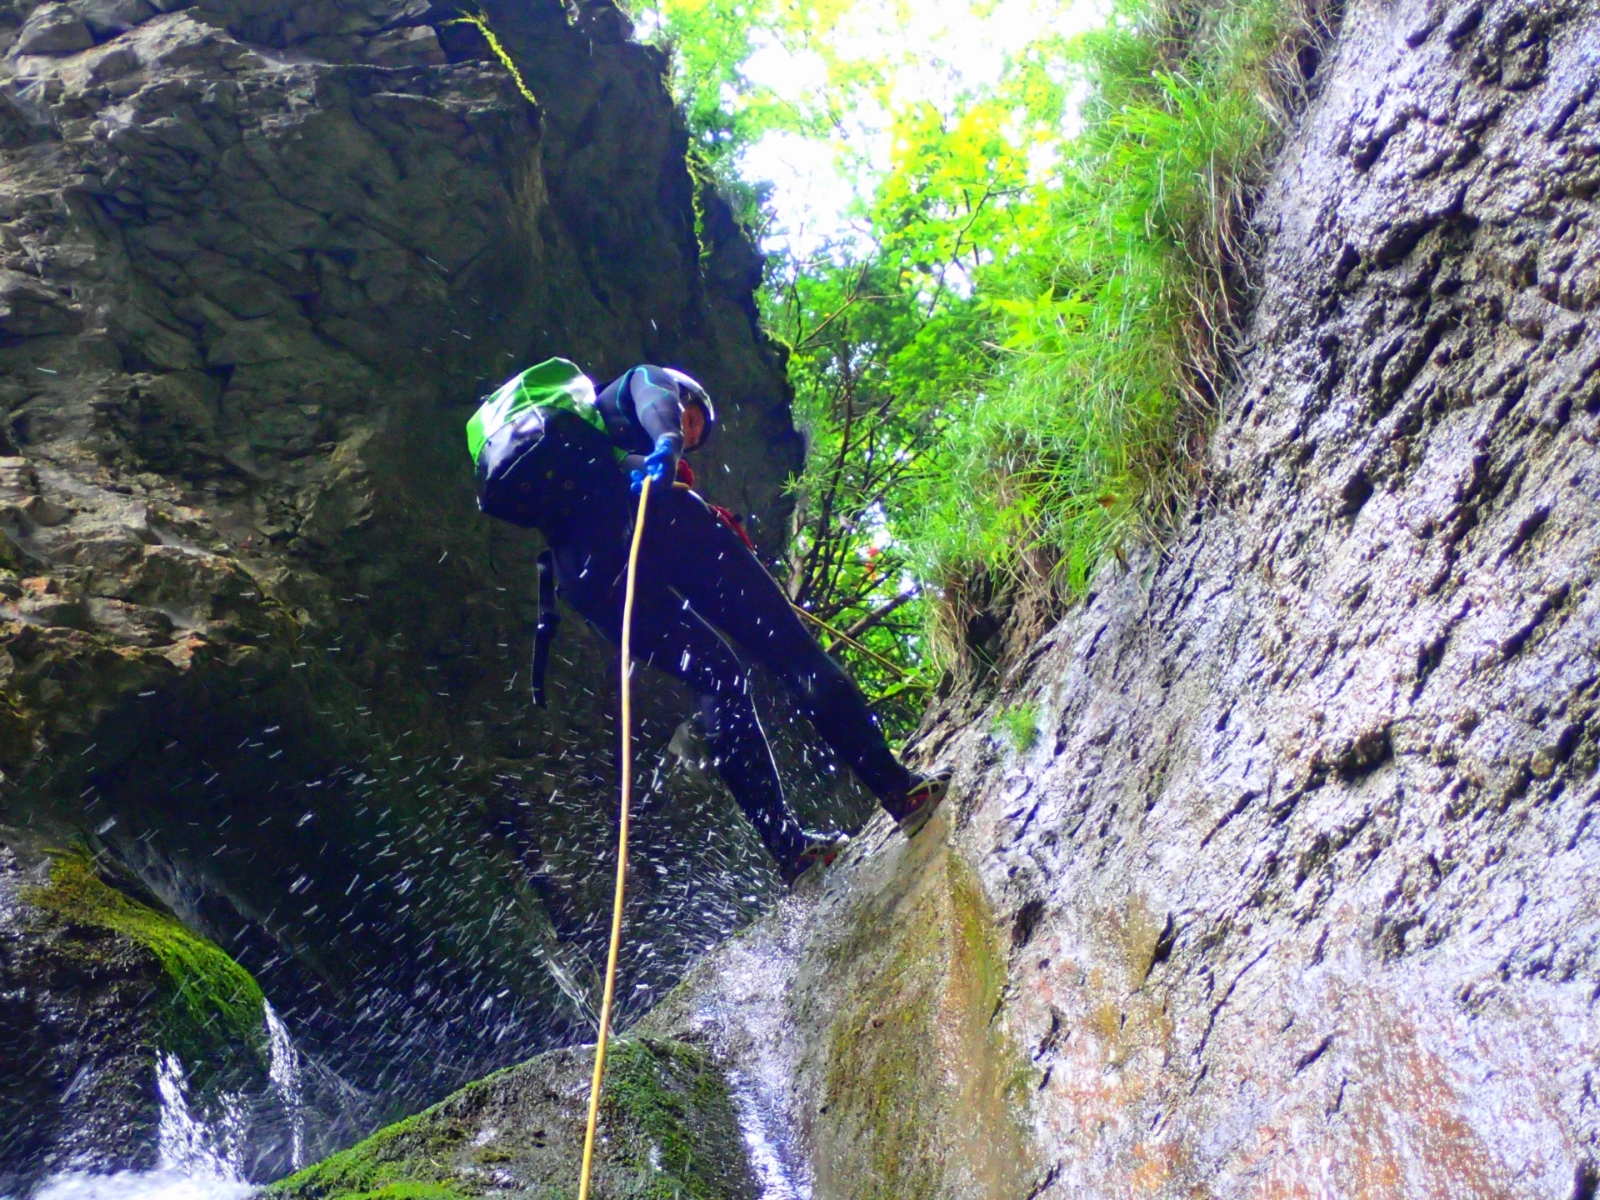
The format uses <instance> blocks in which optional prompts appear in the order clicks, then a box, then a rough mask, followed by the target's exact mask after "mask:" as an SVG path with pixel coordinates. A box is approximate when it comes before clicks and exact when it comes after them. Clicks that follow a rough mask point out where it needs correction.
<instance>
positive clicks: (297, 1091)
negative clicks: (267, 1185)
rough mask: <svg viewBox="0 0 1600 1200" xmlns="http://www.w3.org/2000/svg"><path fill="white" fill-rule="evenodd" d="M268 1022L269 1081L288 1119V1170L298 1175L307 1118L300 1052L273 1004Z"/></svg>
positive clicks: (302, 1162)
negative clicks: (289, 1168)
mask: <svg viewBox="0 0 1600 1200" xmlns="http://www.w3.org/2000/svg"><path fill="white" fill-rule="evenodd" d="M264 1008H265V1013H266V1021H267V1052H268V1054H269V1056H270V1058H269V1066H268V1070H267V1078H268V1080H269V1082H271V1084H272V1091H273V1094H274V1095H275V1096H276V1097H277V1099H278V1103H279V1104H280V1105H282V1107H283V1111H284V1112H285V1113H286V1114H287V1115H288V1117H289V1166H290V1167H291V1168H292V1169H293V1170H296V1171H298V1170H299V1169H300V1168H301V1167H303V1166H305V1165H306V1114H305V1099H304V1094H303V1093H302V1091H301V1082H300V1052H299V1051H298V1050H296V1049H295V1048H294V1042H293V1041H292V1040H291V1039H290V1037H289V1027H288V1026H287V1025H285V1024H284V1023H283V1018H282V1017H280V1016H279V1015H278V1013H277V1011H276V1010H275V1009H274V1008H273V1007H272V1003H271V1002H270V1001H268V1002H266V1004H265V1006H264Z"/></svg>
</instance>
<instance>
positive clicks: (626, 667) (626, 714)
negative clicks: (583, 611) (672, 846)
mask: <svg viewBox="0 0 1600 1200" xmlns="http://www.w3.org/2000/svg"><path fill="white" fill-rule="evenodd" d="M649 499H650V476H649V474H648V473H646V474H645V476H644V481H643V484H642V486H641V487H640V488H639V516H638V518H637V519H636V520H635V521H634V523H633V544H632V545H631V546H629V547H628V581H627V588H626V592H625V593H624V596H625V598H624V600H623V604H622V814H621V820H620V821H619V822H618V825H617V891H616V896H615V898H614V899H613V900H612V902H611V949H610V950H609V951H608V952H607V954H606V986H605V992H604V993H603V994H602V996H601V999H600V1033H599V1036H598V1037H597V1038H596V1039H595V1044H594V1080H593V1081H592V1082H591V1083H590V1085H589V1125H588V1128H587V1129H586V1130H585V1131H584V1135H583V1173H582V1174H581V1175H580V1176H579V1178H578V1200H589V1175H590V1172H591V1171H593V1169H594V1131H595V1124H596V1122H597V1121H598V1120H599V1118H600V1083H601V1078H602V1077H603V1076H604V1074H605V1069H606V1038H607V1035H608V1034H609V1033H610V1030H611V999H612V997H613V995H615V993H616V990H617V951H618V949H619V948H620V947H621V945H622V900H623V897H624V895H625V894H626V892H627V885H628V804H629V801H630V800H631V799H632V794H633V688H632V685H631V682H630V680H629V676H630V675H631V674H632V671H633V648H632V644H631V643H632V638H633V584H634V579H635V577H636V576H637V575H638V571H639V543H640V541H641V540H643V538H644V516H645V505H646V503H647V502H648V501H649Z"/></svg>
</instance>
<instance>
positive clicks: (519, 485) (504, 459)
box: [467, 358, 621, 529]
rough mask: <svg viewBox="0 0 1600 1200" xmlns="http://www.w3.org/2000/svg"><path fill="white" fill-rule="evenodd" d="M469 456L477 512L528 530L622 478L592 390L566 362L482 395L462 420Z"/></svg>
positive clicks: (568, 513) (554, 521)
mask: <svg viewBox="0 0 1600 1200" xmlns="http://www.w3.org/2000/svg"><path fill="white" fill-rule="evenodd" d="M467 450H468V452H469V453H471V455H472V460H473V462H474V463H475V464H476V465H477V484H478V507H479V508H480V509H482V510H483V511H484V512H485V513H487V514H488V515H489V516H491V517H499V518H500V519H501V520H503V521H510V522H511V523H512V524H513V525H521V526H524V527H526V528H539V529H548V528H549V527H550V526H552V525H559V524H562V523H564V522H565V521H567V520H568V519H570V518H571V517H573V516H574V515H576V514H577V513H578V512H580V511H582V509H583V506H584V505H585V504H586V503H589V502H591V501H592V499H593V493H594V492H596V491H597V490H599V489H600V488H604V487H606V486H607V485H608V484H609V485H611V486H612V487H613V488H614V487H615V486H616V485H617V484H618V483H620V479H621V477H620V473H619V472H618V471H617V467H616V462H617V454H616V452H615V451H614V449H613V448H612V445H611V440H610V439H609V438H608V437H607V436H606V432H605V421H604V420H603V419H602V418H601V416H600V413H599V412H598V410H596V408H595V404H594V384H593V382H591V381H590V379H589V377H588V376H587V375H585V374H584V373H583V372H582V371H580V370H578V368H577V367H576V366H575V365H574V364H572V363H570V362H568V361H567V360H566V359H564V358H550V359H546V360H545V361H544V362H542V363H539V364H538V365H537V366H532V367H529V368H528V369H527V370H526V371H524V372H522V374H520V375H517V376H515V377H514V378H512V379H510V380H507V381H506V382H505V383H504V384H502V385H501V386H500V387H499V388H498V389H497V390H496V391H495V392H494V393H493V394H492V395H490V396H488V397H487V398H486V399H485V400H484V401H483V403H482V404H481V405H479V407H478V411H477V412H475V413H473V414H472V419H471V420H470V421H468V422H467ZM614 476H615V478H613V477H614Z"/></svg>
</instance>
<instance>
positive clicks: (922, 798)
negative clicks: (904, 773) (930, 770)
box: [898, 771, 950, 837]
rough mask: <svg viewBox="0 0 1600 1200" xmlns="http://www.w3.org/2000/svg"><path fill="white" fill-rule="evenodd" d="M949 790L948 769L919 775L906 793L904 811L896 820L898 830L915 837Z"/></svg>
mask: <svg viewBox="0 0 1600 1200" xmlns="http://www.w3.org/2000/svg"><path fill="white" fill-rule="evenodd" d="M949 790H950V772H949V771H939V772H937V773H936V774H933V775H922V776H919V777H918V778H917V781H916V782H915V783H913V784H912V785H911V790H910V791H909V792H907V793H906V800H905V811H904V812H903V813H902V814H901V816H900V820H899V822H898V825H899V829H900V832H901V833H903V834H905V835H906V836H907V837H916V836H917V834H918V833H920V832H921V831H922V827H923V826H924V825H926V824H927V823H928V818H929V817H931V816H933V810H934V809H936V808H938V807H939V801H941V800H943V799H944V796H945V793H946V792H948V791H949Z"/></svg>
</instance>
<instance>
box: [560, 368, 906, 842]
mask: <svg viewBox="0 0 1600 1200" xmlns="http://www.w3.org/2000/svg"><path fill="white" fill-rule="evenodd" d="M644 370H645V368H636V369H635V372H638V373H642V372H643V371H644ZM635 372H630V375H634V374H635ZM618 382H621V381H618ZM659 390H660V389H657V388H655V387H651V388H649V389H648V390H647V389H646V388H643V387H638V386H637V385H635V384H633V383H632V382H631V381H630V385H629V391H630V393H639V395H638V396H637V397H635V398H636V399H642V400H643V401H645V403H643V404H636V405H634V406H632V407H635V408H636V409H644V408H646V405H648V406H649V411H646V412H644V413H639V414H630V413H628V412H627V411H626V409H624V408H623V407H622V405H623V404H625V403H626V400H627V399H628V398H626V397H625V398H623V399H621V400H619V396H618V391H619V389H618V387H617V384H616V383H613V384H612V385H611V387H608V388H607V389H605V391H604V392H602V393H601V396H600V401H599V407H600V410H601V412H602V414H603V415H605V416H606V418H607V422H606V423H607V428H608V430H609V431H610V432H611V434H612V440H613V442H614V443H615V444H616V445H617V446H618V447H619V448H621V449H623V450H625V451H629V452H630V453H632V454H634V455H637V454H640V453H642V452H644V451H645V450H647V449H649V448H651V447H654V446H656V445H658V444H659V442H658V438H659V436H660V434H661V433H662V432H668V433H671V432H673V431H677V432H678V433H679V437H680V442H679V444H680V446H681V429H682V426H681V409H680V408H678V407H677V404H676V399H675V397H674V399H673V402H672V404H671V405H670V406H669V405H668V404H667V403H666V401H665V400H663V398H662V397H661V396H660V395H658V394H656V393H657V392H658V391H659ZM669 407H670V410H671V412H670V418H669V420H670V425H671V428H670V429H667V430H665V431H663V430H662V429H659V428H654V426H656V425H658V424H661V423H666V422H664V421H663V418H666V417H667V416H668V414H667V413H666V412H665V411H664V410H666V409H668V408H669ZM636 415H638V416H643V418H644V419H643V420H636V419H628V418H630V417H635V416H636ZM596 465H597V467H599V466H602V465H604V464H600V463H597V464H596ZM628 465H629V464H628V462H627V461H624V463H622V464H621V465H620V466H619V467H613V468H609V469H607V470H606V471H604V475H605V478H600V477H598V476H599V475H600V474H601V473H600V472H598V471H597V477H596V478H594V479H592V480H585V484H586V485H589V486H587V487H586V488H585V491H586V493H587V494H586V496H585V502H584V503H583V504H582V505H581V506H580V507H579V508H578V511H576V512H574V513H573V514H572V516H571V517H569V518H567V519H565V520H563V521H560V522H554V523H549V524H546V525H545V526H544V534H545V538H546V540H547V541H548V542H549V543H550V548H551V550H552V551H553V552H554V554H555V559H556V570H557V574H558V577H559V579H560V582H561V592H562V596H563V598H564V599H565V600H566V601H567V602H568V603H569V604H571V605H572V607H573V608H575V609H577V611H578V612H579V613H581V614H582V615H583V616H584V617H585V618H586V619H587V620H588V621H589V622H590V623H591V624H593V625H594V626H595V627H596V628H597V629H599V630H600V632H601V633H603V634H604V635H605V636H606V637H607V638H609V639H611V640H612V641H613V642H617V641H620V640H621V637H622V607H623V590H624V583H625V575H626V571H627V555H628V545H629V541H630V539H631V536H632V526H633V517H634V510H635V507H636V502H635V500H634V497H633V496H631V495H630V493H629V490H628V481H627V476H626V475H625V474H624V471H625V470H626V469H627V467H628ZM718 630H721V631H722V633H724V634H726V635H728V637H729V638H731V639H732V640H733V641H735V642H737V643H738V645H739V646H740V647H741V648H742V649H743V650H744V651H745V653H746V654H748V655H749V656H750V657H751V658H753V659H755V660H756V661H757V662H759V663H761V664H762V665H763V666H765V667H766V668H768V669H769V670H771V671H773V672H774V673H776V674H777V675H779V676H780V677H781V678H783V679H784V681H785V682H786V683H787V684H788V685H789V688H790V690H791V691H792V692H793V693H794V696H795V699H796V700H797V701H798V703H799V705H800V708H801V709H802V711H804V712H805V714H806V716H807V717H808V718H809V719H810V721H811V723H812V724H813V725H814V726H815V727H816V729H817V732H818V733H820V734H821V735H822V737H823V739H824V740H825V741H826V742H827V743H828V744H829V745H830V746H832V747H833V749H834V751H835V752H836V753H837V754H838V755H839V757H840V758H842V759H843V760H844V761H845V762H846V763H847V764H849V766H850V767H851V769H852V770H854V771H855V773H856V775H857V776H858V777H859V778H860V779H861V781H862V782H863V783H864V784H865V785H866V786H867V787H868V788H869V789H871V791H872V792H873V794H874V795H876V796H877V797H878V799H879V801H880V802H881V803H882V804H883V806H884V807H885V808H886V809H888V811H889V812H890V814H891V815H892V816H894V817H896V818H897V819H898V818H899V817H900V816H901V815H902V805H903V802H904V799H905V795H906V792H907V790H908V789H909V788H910V786H911V783H912V779H911V775H910V774H909V772H907V770H906V769H905V767H903V766H901V765H900V763H899V761H898V760H897V759H896V758H895V757H894V755H893V754H892V753H890V751H889V747H888V744H887V742H886V741H885V740H884V736H883V733H882V731H881V730H880V729H879V728H878V724H877V721H876V720H875V719H874V718H873V716H872V713H871V712H870V711H869V710H868V708H867V705H866V701H865V699H864V698H863V697H862V695H861V691H860V689H859V688H857V687H856V685H855V683H854V681H853V680H851V678H850V677H849V676H848V675H847V674H845V672H844V670H843V669H842V668H841V667H840V666H839V664H838V663H836V662H834V660H833V659H832V658H830V657H829V656H828V654H827V652H826V651H824V650H823V649H822V647H821V646H819V645H818V644H817V642H816V640H815V639H814V638H812V637H811V635H810V634H809V633H808V632H807V631H806V628H805V626H804V625H802V624H801V622H800V618H799V617H797V616H796V615H795V613H794V610H793V608H791V606H790V604H789V601H788V598H787V596H785V595H784V592H783V589H782V588H780V587H779V586H778V584H777V581H776V580H774V579H773V578H772V576H771V575H769V574H768V573H767V571H766V569H765V568H764V567H763V566H762V565H761V563H760V562H759V561H758V560H757V559H756V556H755V555H754V554H752V553H751V552H750V550H749V548H748V547H746V546H745V544H744V542H743V541H742V540H741V539H740V537H739V536H738V535H737V534H736V533H734V531H733V530H732V529H731V528H729V527H728V525H727V524H726V523H724V522H723V520H722V519H721V518H720V517H719V516H717V514H716V513H714V512H712V511H711V509H710V508H709V507H708V506H707V505H706V503H705V501H704V500H702V499H701V498H700V497H699V496H698V495H696V494H695V493H694V492H693V491H691V490H689V489H686V488H681V487H673V486H670V485H667V484H659V485H652V487H651V495H650V507H649V513H648V515H647V518H646V521H645V530H644V538H643V540H642V542H641V543H640V548H639V571H638V581H637V583H636V585H635V595H634V611H633V651H634V654H635V656H636V657H637V658H638V659H639V660H640V661H643V662H647V663H649V664H650V665H651V666H654V667H657V668H658V669H660V670H663V671H666V672H667V673H668V674H670V675H674V676H676V677H677V678H679V679H681V680H683V681H684V682H685V683H687V684H688V685H689V686H691V687H693V688H694V689H695V690H696V691H697V692H698V693H699V695H700V704H701V708H702V711H703V713H704V716H705V721H706V733H707V738H708V741H709V742H710V745H711V750H712V753H713V755H714V757H715V763H716V767H717V770H718V773H719V774H720V775H721V776H722V778H723V779H724V780H725V781H726V782H727V784H728V787H729V789H730V790H731V791H732V792H733V795H734V798H735V799H736V800H737V801H738V803H739V806H740V808H742V809H743V810H744V812H745V815H746V816H748V817H749V818H750V821H751V823H752V824H753V825H754V826H755V828H756V831H757V832H758V833H759V834H760V835H761V840H762V842H763V843H764V844H765V845H766V847H767V851H768V852H769V853H770V854H771V855H772V857H773V858H774V859H775V860H776V861H777V863H778V865H779V867H780V869H781V870H783V871H784V872H785V874H789V873H791V872H792V870H793V868H794V866H795V864H796V862H797V860H798V859H799V856H800V852H801V851H802V850H803V849H804V848H805V845H806V836H805V833H804V831H803V830H802V829H801V827H800V825H799V823H798V822H797V821H796V820H795V819H794V816H793V815H792V814H791V813H790V812H789V809H788V807H787V805H785V803H784V799H783V788H782V785H781V784H780V783H779V780H778V771H777V767H776V765H775V764H774V762H773V759H772V751H771V748H770V747H769V746H768V745H767V739H766V735H765V734H764V733H763V732H762V729H761V723H760V721H759V720H758V718H757V716H756V710H755V705H754V704H753V703H752V700H751V695H750V682H749V677H748V675H747V673H746V670H745V668H744V667H743V666H742V665H741V663H740V661H739V659H738V657H737V656H736V655H735V654H734V653H733V651H732V650H731V649H730V648H729V646H728V644H727V642H725V641H724V640H723V638H722V636H720V635H719V633H718V632H717V631H718Z"/></svg>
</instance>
